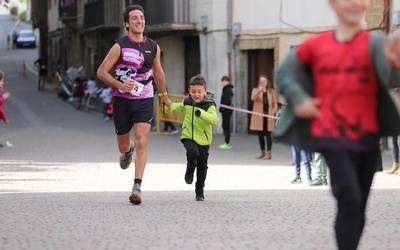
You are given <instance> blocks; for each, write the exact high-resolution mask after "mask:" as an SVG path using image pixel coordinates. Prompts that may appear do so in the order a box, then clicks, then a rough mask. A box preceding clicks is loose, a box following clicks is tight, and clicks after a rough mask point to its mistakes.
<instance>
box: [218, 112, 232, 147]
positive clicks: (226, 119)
mask: <svg viewBox="0 0 400 250" xmlns="http://www.w3.org/2000/svg"><path fill="white" fill-rule="evenodd" d="M221 114H222V129H223V130H224V136H225V143H226V144H229V143H230V142H231V117H232V111H222V112H221Z"/></svg>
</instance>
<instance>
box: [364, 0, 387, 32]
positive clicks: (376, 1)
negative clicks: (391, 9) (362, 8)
mask: <svg viewBox="0 0 400 250" xmlns="http://www.w3.org/2000/svg"><path fill="white" fill-rule="evenodd" d="M384 7H385V6H384V0H372V5H371V8H370V9H369V11H368V13H367V17H366V20H367V25H368V28H377V27H379V26H380V25H382V21H383V12H384Z"/></svg>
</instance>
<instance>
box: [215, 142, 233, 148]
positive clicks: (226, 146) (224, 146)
mask: <svg viewBox="0 0 400 250" xmlns="http://www.w3.org/2000/svg"><path fill="white" fill-rule="evenodd" d="M218 148H219V149H222V150H229V149H231V148H232V144H230V143H223V144H221V145H219V146H218Z"/></svg>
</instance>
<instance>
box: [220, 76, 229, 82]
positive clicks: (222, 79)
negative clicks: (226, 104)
mask: <svg viewBox="0 0 400 250" xmlns="http://www.w3.org/2000/svg"><path fill="white" fill-rule="evenodd" d="M223 81H227V82H230V81H231V78H229V76H223V77H222V78H221V82H223Z"/></svg>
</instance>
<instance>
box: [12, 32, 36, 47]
mask: <svg viewBox="0 0 400 250" xmlns="http://www.w3.org/2000/svg"><path fill="white" fill-rule="evenodd" d="M15 45H16V46H17V48H21V47H33V48H36V36H35V34H34V33H33V31H31V30H21V31H20V32H19V35H18V37H17V41H16V44H15Z"/></svg>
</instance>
